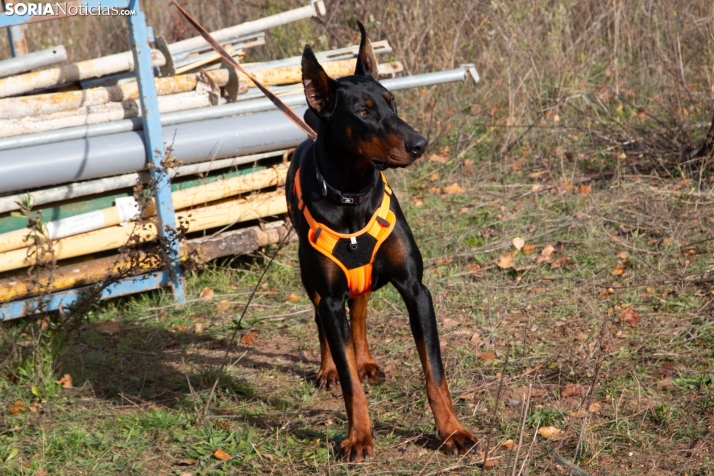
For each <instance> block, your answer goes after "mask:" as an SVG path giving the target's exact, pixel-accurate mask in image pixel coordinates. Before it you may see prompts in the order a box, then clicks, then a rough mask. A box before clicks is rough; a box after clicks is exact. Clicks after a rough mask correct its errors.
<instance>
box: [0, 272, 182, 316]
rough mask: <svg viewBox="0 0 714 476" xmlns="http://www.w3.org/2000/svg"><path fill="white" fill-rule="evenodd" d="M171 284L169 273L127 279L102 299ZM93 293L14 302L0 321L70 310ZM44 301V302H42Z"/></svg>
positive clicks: (85, 290) (2, 312)
mask: <svg viewBox="0 0 714 476" xmlns="http://www.w3.org/2000/svg"><path fill="white" fill-rule="evenodd" d="M169 284H171V275H170V274H169V273H168V272H167V271H156V272H154V273H149V274H143V275H141V276H136V277H133V278H126V279H123V280H121V281H117V282H116V283H112V284H110V285H109V286H107V287H106V288H104V289H103V290H102V295H101V297H100V299H109V298H115V297H121V296H128V295H130V294H134V293H139V292H143V291H150V290H153V289H159V288H161V287H164V286H168V285H169ZM89 292H92V287H91V286H85V287H82V288H78V289H72V290H69V291H63V292H58V293H53V294H49V295H47V296H44V297H42V298H39V297H35V298H29V299H23V300H21V301H14V302H11V303H8V304H4V305H3V306H2V307H0V321H9V320H11V319H17V318H19V317H24V316H29V315H32V314H37V313H39V312H40V311H42V312H47V311H56V310H58V309H70V308H71V306H73V305H75V304H77V302H78V301H79V300H80V299H81V298H82V296H83V295H86V293H89ZM40 300H42V302H41V301H40Z"/></svg>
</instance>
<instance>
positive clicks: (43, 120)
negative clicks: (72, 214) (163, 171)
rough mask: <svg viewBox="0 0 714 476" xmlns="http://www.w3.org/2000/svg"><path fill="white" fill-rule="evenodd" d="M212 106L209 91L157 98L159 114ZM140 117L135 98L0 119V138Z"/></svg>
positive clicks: (138, 104) (139, 108) (138, 105)
mask: <svg viewBox="0 0 714 476" xmlns="http://www.w3.org/2000/svg"><path fill="white" fill-rule="evenodd" d="M211 103H212V98H211V94H210V93H209V92H208V91H203V92H199V91H188V92H185V93H178V94H170V95H168V96H160V97H159V100H158V108H159V112H160V113H168V112H175V111H184V110H187V109H197V108H201V107H209V106H211ZM214 103H215V101H214ZM140 116H141V107H140V101H139V100H138V99H130V100H128V101H123V102H110V103H107V104H99V105H97V106H88V107H82V108H80V109H75V110H74V111H61V112H55V113H53V114H41V115H37V116H27V117H23V118H17V117H16V118H12V119H0V137H12V136H17V135H22V134H27V133H37V132H45V131H52V130H58V129H66V128H68V127H72V126H78V125H84V124H102V123H106V122H112V121H121V120H122V119H127V118H131V117H140Z"/></svg>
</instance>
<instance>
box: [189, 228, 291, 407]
mask: <svg viewBox="0 0 714 476" xmlns="http://www.w3.org/2000/svg"><path fill="white" fill-rule="evenodd" d="M293 231H295V228H293V225H292V222H291V223H290V224H289V226H288V229H287V231H286V232H285V235H284V236H283V238H282V239H281V240H280V242H279V243H278V247H277V248H276V250H275V253H273V256H271V257H270V261H268V265H267V266H266V267H265V269H263V273H262V274H261V275H260V277H259V278H258V282H257V283H255V287H254V288H253V291H251V293H250V296H248V301H246V303H245V307H243V312H242V313H241V315H240V317H239V318H238V321H237V322H236V323H235V329H233V335H231V339H230V341H228V346H226V353H225V354H224V355H223V362H222V363H221V366H220V367H219V368H218V371H217V372H216V380H215V382H213V387H212V388H211V393H210V394H209V396H208V398H207V399H206V407H205V408H204V411H203V413H208V410H209V409H210V407H211V400H213V395H215V393H216V388H218V384H219V382H220V380H221V377H222V376H223V372H224V371H225V368H226V363H227V361H228V355H229V354H230V352H231V347H232V346H233V343H234V342H235V340H236V336H237V335H238V330H239V329H240V323H241V322H242V321H243V317H244V316H245V313H246V311H247V310H248V306H250V303H251V302H252V301H253V297H254V296H255V293H256V292H258V287H259V286H260V283H261V282H262V281H263V277H264V276H265V273H267V272H268V269H270V265H272V264H273V261H274V260H275V257H276V256H278V253H280V250H282V249H283V246H285V245H286V244H287V243H288V242H289V241H290V237H291V236H292V233H293Z"/></svg>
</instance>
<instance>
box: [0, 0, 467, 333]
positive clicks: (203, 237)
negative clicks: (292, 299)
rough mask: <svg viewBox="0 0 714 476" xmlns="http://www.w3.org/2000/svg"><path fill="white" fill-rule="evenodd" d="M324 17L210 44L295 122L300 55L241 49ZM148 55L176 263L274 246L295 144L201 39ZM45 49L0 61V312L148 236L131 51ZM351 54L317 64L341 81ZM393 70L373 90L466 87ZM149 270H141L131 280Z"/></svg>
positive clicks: (289, 131)
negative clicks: (264, 55)
mask: <svg viewBox="0 0 714 476" xmlns="http://www.w3.org/2000/svg"><path fill="white" fill-rule="evenodd" d="M324 14H325V7H324V4H323V2H322V0H312V1H311V2H310V4H308V5H307V6H306V7H302V8H299V9H295V10H290V11H287V12H283V13H280V14H277V15H273V16H271V17H267V18H263V19H259V20H255V21H251V22H248V23H244V24H241V25H237V26H234V27H230V28H226V29H223V30H219V31H215V32H212V35H213V36H214V38H216V39H217V40H218V41H219V42H221V43H222V44H223V45H224V47H225V49H226V50H227V51H228V52H229V53H230V54H231V55H234V57H235V58H236V59H239V60H241V62H242V63H243V67H244V68H245V69H246V70H248V71H250V72H251V73H252V74H253V75H255V76H256V77H257V78H259V79H260V80H261V81H262V82H263V83H264V84H265V85H267V86H269V87H270V88H271V90H273V92H274V93H276V94H278V95H279V96H281V98H282V99H283V100H284V101H285V102H286V103H287V104H289V105H291V106H293V107H296V112H298V113H299V114H302V113H303V112H304V109H305V98H304V92H303V89H302V85H301V69H300V57H291V58H284V59H278V60H274V61H268V62H260V63H244V62H243V61H245V59H246V58H249V57H250V48H251V47H253V46H256V45H260V44H263V43H264V42H265V41H269V38H270V36H269V32H268V33H267V34H266V33H264V31H268V30H269V29H270V28H272V27H275V26H278V25H282V24H285V23H288V22H291V21H299V20H303V19H307V18H310V17H313V16H319V15H324ZM154 46H155V49H153V50H152V61H153V64H154V67H155V80H154V85H155V88H156V91H157V94H158V96H159V112H160V116H161V124H162V127H163V137H164V142H165V144H166V146H167V149H168V150H170V156H171V159H172V160H170V162H171V165H170V170H169V174H170V175H171V177H172V190H173V193H172V199H173V204H174V208H175V209H176V222H177V223H179V224H180V226H181V228H182V230H183V231H184V232H185V236H186V239H185V240H184V243H183V244H182V258H185V259H188V257H191V259H193V260H198V261H204V262H205V261H209V260H212V259H215V258H218V257H221V256H226V255H232V254H241V253H245V252H248V251H251V250H253V249H256V248H258V247H259V246H264V245H266V244H269V243H274V242H276V241H278V240H279V239H280V237H281V236H282V233H283V232H284V230H285V226H284V222H282V221H281V220H282V219H283V218H284V215H285V213H286V211H287V210H286V205H285V200H284V194H283V192H282V191H281V187H282V186H283V185H284V183H285V177H286V171H287V165H286V164H285V162H286V160H287V158H288V157H289V151H290V149H291V148H293V147H295V146H296V145H298V144H299V143H300V142H302V141H303V140H305V138H306V136H305V134H304V133H303V132H301V131H300V130H299V129H298V128H297V127H295V126H294V124H293V123H292V122H290V121H289V120H288V119H286V118H284V117H283V116H282V114H281V113H280V112H278V111H276V110H275V108H274V106H273V104H272V103H271V102H270V101H269V100H267V99H266V98H264V97H262V95H261V93H260V92H259V91H258V90H257V89H256V88H255V87H254V84H253V83H252V81H250V80H249V78H247V77H246V76H245V75H243V74H241V73H238V72H237V71H236V70H234V69H233V68H232V67H229V66H227V65H226V64H225V62H221V60H220V57H219V56H218V55H217V54H216V53H214V52H213V51H212V50H210V47H209V46H208V45H207V44H206V43H205V41H204V40H203V39H202V38H200V37H196V38H190V39H188V40H183V41H180V42H177V43H173V44H167V43H166V42H165V41H164V40H163V39H162V38H161V37H157V38H156V39H155V42H154ZM373 47H374V49H375V53H376V54H377V55H378V57H383V55H384V54H389V53H391V51H392V50H391V48H390V46H389V43H388V42H387V41H384V40H382V41H375V42H373ZM51 50H52V51H54V53H52V54H50V55H47V53H43V54H44V56H45V57H47V58H49V59H47V58H46V59H45V60H44V62H43V61H38V60H37V59H34V58H33V59H32V60H31V61H30V60H28V61H25V62H23V61H21V59H22V57H20V58H19V59H18V58H16V59H12V60H6V61H5V62H0V170H2V171H3V173H2V174H0V304H2V303H8V302H10V301H15V300H19V299H24V298H27V297H31V296H33V295H37V294H38V293H41V292H42V293H46V292H53V291H58V290H64V289H70V288H74V287H78V286H85V285H88V284H92V283H96V282H102V281H104V280H105V279H106V278H107V277H108V276H112V275H113V274H117V273H119V270H121V269H124V267H125V265H126V261H127V260H128V258H127V257H126V256H124V255H123V254H122V253H120V252H118V251H117V250H119V249H120V248H122V247H124V246H125V245H126V244H127V242H128V241H130V240H133V241H134V242H136V241H137V237H138V241H140V242H148V241H154V240H156V238H157V224H156V220H155V209H154V203H153V201H152V200H153V199H151V198H150V195H149V196H147V197H146V198H147V200H141V199H140V197H139V198H137V196H136V190H135V189H136V186H137V184H147V186H148V184H149V182H150V174H149V172H148V169H147V162H146V152H145V149H144V137H143V131H142V127H143V126H142V121H141V118H140V114H141V108H140V106H139V99H138V97H139V92H138V88H137V83H136V80H135V78H134V76H133V73H132V70H133V67H134V65H133V59H132V55H131V53H130V52H126V53H119V54H115V55H112V56H107V57H103V58H98V59H93V60H87V61H82V62H77V63H73V64H59V65H57V64H52V62H57V61H59V62H60V63H66V54H62V53H63V52H64V49H63V48H61V47H55V48H53V49H51ZM357 51H358V45H352V46H346V47H344V48H340V49H334V50H330V51H323V52H320V53H318V54H317V57H318V59H319V60H320V62H321V63H322V65H323V67H324V68H325V70H326V71H327V73H328V74H329V75H330V76H332V77H334V78H337V77H341V76H347V75H350V74H352V73H353V71H354V67H355V61H356V60H355V58H356V54H357ZM58 52H59V54H58ZM39 53H42V52H39ZM380 55H382V56H380ZM28 56H30V55H28ZM36 56H39V55H36ZM48 62H49V63H48ZM36 68H43V69H40V70H39V71H32V69H36ZM402 69H403V68H402V65H401V64H400V63H399V62H384V63H382V64H380V66H379V71H380V74H381V75H382V76H390V77H391V78H388V79H383V83H384V85H385V86H386V87H387V88H389V89H392V90H398V89H405V88H411V87H420V86H426V85H431V84H438V83H444V82H451V81H464V80H465V79H466V78H467V77H468V76H469V74H470V75H471V76H473V79H474V80H476V81H478V76H477V74H476V72H475V69H474V68H473V66H472V65H464V66H462V67H461V68H458V69H455V70H449V71H441V72H436V73H428V74H424V75H417V76H405V77H397V76H398V75H399V73H401V72H402ZM8 71H9V72H10V73H9V74H8V73H7V72H8ZM2 76H6V77H2ZM139 202H141V204H142V205H141V206H140V205H139ZM31 217H32V218H33V220H32V221H33V222H34V223H35V225H34V228H33V229H29V228H28V223H30V218H31ZM132 237H133V238H132ZM47 240H50V241H51V246H47ZM38 244H40V245H41V246H38ZM48 262H52V266H50V268H52V269H47V270H46V271H41V272H35V273H32V277H31V278H29V277H28V273H27V270H28V268H30V267H33V266H35V265H37V264H42V263H45V264H46V263H48ZM159 266H161V263H160V262H157V261H156V260H153V261H152V260H148V261H143V262H142V268H143V269H141V270H137V272H140V271H146V269H148V268H153V267H159ZM1 318H2V316H0V319H1Z"/></svg>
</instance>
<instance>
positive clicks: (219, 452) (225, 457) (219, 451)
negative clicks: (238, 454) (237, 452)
mask: <svg viewBox="0 0 714 476" xmlns="http://www.w3.org/2000/svg"><path fill="white" fill-rule="evenodd" d="M213 456H215V457H216V458H218V459H220V460H221V461H226V460H228V459H231V455H229V454H228V453H226V452H225V451H223V450H222V449H220V448H218V449H217V450H216V452H215V453H213Z"/></svg>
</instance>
